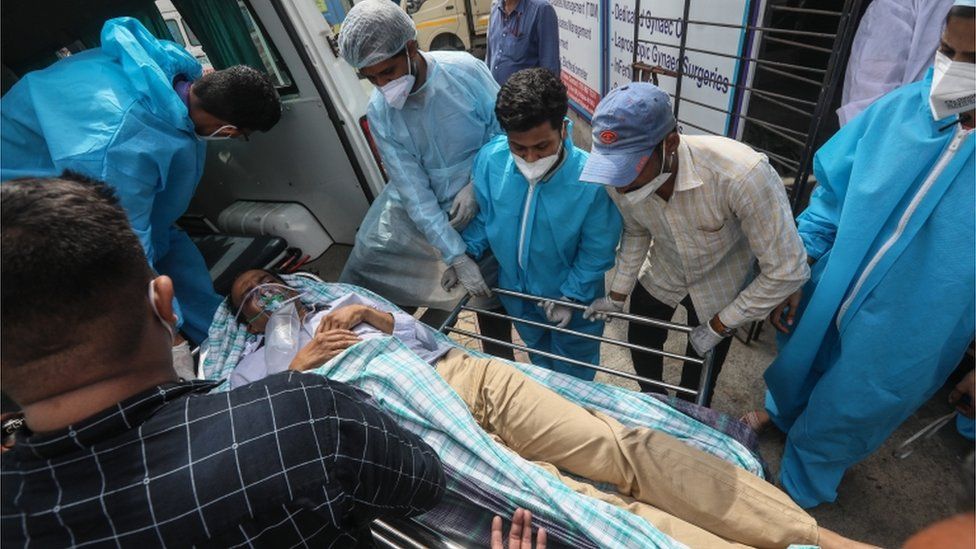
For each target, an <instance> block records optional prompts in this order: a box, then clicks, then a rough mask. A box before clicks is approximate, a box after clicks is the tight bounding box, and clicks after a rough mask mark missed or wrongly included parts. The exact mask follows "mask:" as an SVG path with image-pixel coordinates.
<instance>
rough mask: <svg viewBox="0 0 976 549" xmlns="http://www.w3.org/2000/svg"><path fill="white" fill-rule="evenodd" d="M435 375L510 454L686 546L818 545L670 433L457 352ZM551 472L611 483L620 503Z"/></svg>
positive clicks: (812, 525)
mask: <svg viewBox="0 0 976 549" xmlns="http://www.w3.org/2000/svg"><path fill="white" fill-rule="evenodd" d="M437 373H438V374H440V375H441V376H442V377H443V378H444V379H445V380H446V381H447V383H448V384H449V385H450V386H451V388H453V389H454V390H455V391H456V392H457V393H458V395H460V396H461V398H462V399H463V400H464V402H465V404H467V406H468V408H469V409H470V410H471V414H472V415H473V416H474V418H475V420H476V421H477V422H478V424H479V425H481V427H482V428H483V429H484V430H485V431H487V432H488V433H489V434H491V435H493V436H495V437H497V438H498V439H500V440H501V441H502V442H503V443H504V444H505V445H506V446H508V447H509V448H510V449H512V450H513V451H515V452H516V453H517V454H518V455H520V456H522V457H523V458H525V459H527V460H530V461H533V462H541V463H537V464H538V465H540V466H542V467H543V468H545V469H547V470H548V471H550V472H553V473H554V474H558V476H559V478H560V480H561V481H563V482H564V483H565V484H566V485H567V486H569V487H570V488H572V489H573V490H574V491H576V492H579V493H582V494H585V495H588V496H591V497H594V498H597V499H600V500H602V501H606V502H608V503H611V504H613V505H616V506H619V507H621V508H624V509H627V510H629V511H631V512H633V513H635V514H637V515H638V516H641V517H643V518H644V519H646V520H647V521H649V522H650V523H651V524H653V525H654V526H655V527H657V528H658V529H659V530H661V531H662V532H664V533H666V534H668V535H669V536H671V537H673V538H674V539H676V540H678V541H680V542H682V543H684V544H686V545H688V546H689V547H723V546H724V547H735V546H736V545H737V544H741V545H746V546H751V547H786V546H788V545H790V544H791V543H796V544H811V545H815V544H817V542H818V537H819V536H818V528H817V523H816V521H815V520H814V519H813V517H811V516H810V515H808V514H807V513H806V512H805V511H803V509H801V508H800V507H798V506H797V505H796V504H795V503H793V501H792V500H791V499H790V497H789V496H788V495H786V494H785V493H783V492H782V491H780V490H779V489H777V488H776V487H775V486H773V485H772V484H769V483H768V482H766V481H764V480H762V479H760V478H759V477H757V476H755V475H753V474H751V473H749V472H746V471H745V470H743V469H740V468H739V467H736V466H735V465H732V464H731V463H728V462H726V461H724V460H722V459H719V458H717V457H715V456H712V455H710V454H707V453H705V452H703V451H701V450H698V449H697V448H693V447H691V446H688V445H686V444H684V443H682V442H681V441H679V440H678V439H676V438H674V437H672V436H670V435H668V434H665V433H662V432H660V431H655V430H653V429H647V428H628V427H625V426H623V425H622V424H621V423H620V422H618V421H617V420H615V419H614V418H612V417H609V416H607V415H605V414H602V413H599V412H595V411H591V410H586V409H585V408H583V407H581V406H579V405H577V404H574V403H572V402H570V401H568V400H566V399H564V398H563V397H561V396H559V395H558V394H556V393H555V392H554V391H552V390H550V389H548V388H546V387H544V386H542V385H541V384H539V383H536V382H535V381H533V380H532V379H530V378H528V377H527V376H525V375H524V374H523V373H521V372H520V371H518V370H517V369H515V368H513V367H512V366H510V365H509V364H506V363H505V362H502V361H497V360H491V359H481V358H476V357H473V356H471V355H468V354H467V353H465V352H463V351H460V350H457V349H454V350H452V351H451V352H450V353H448V354H447V355H446V356H444V357H443V358H442V359H441V360H439V361H438V363H437ZM559 470H562V471H566V472H569V473H572V474H574V475H577V476H580V477H584V478H587V479H590V480H592V481H595V482H606V483H610V484H613V485H614V486H616V487H617V490H618V492H619V494H611V493H607V492H603V491H601V490H598V489H596V488H595V487H593V486H591V485H589V484H585V483H581V482H577V481H575V480H573V479H571V478H567V477H565V476H563V475H562V474H559ZM533 511H534V509H533Z"/></svg>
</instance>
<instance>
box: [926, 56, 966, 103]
mask: <svg viewBox="0 0 976 549" xmlns="http://www.w3.org/2000/svg"><path fill="white" fill-rule="evenodd" d="M929 107H931V109H932V116H933V117H935V119H936V120H942V119H943V118H946V117H948V116H951V115H953V114H959V113H961V112H966V111H969V110H972V109H973V108H976V63H964V62H962V61H953V60H952V59H949V57H948V56H946V55H945V54H944V53H942V52H940V51H939V52H935V72H934V74H933V76H932V90H931V91H930V92H929Z"/></svg>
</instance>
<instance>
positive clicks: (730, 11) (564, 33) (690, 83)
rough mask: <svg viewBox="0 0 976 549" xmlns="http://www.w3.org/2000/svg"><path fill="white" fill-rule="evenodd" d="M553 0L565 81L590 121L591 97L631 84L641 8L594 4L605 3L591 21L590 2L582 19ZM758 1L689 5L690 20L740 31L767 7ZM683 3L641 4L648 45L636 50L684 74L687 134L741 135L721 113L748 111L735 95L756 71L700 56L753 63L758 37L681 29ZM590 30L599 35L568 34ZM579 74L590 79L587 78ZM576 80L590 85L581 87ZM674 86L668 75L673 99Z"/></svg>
mask: <svg viewBox="0 0 976 549" xmlns="http://www.w3.org/2000/svg"><path fill="white" fill-rule="evenodd" d="M550 1H551V2H552V5H553V7H555V8H556V13H557V16H558V17H559V20H560V29H559V32H560V35H559V41H560V49H561V52H562V61H563V81H564V82H566V84H567V88H568V89H569V90H570V97H571V98H572V99H573V103H574V105H573V107H574V108H575V109H576V110H577V111H579V112H580V114H582V115H584V116H586V117H589V116H590V115H592V113H593V109H594V108H595V103H594V101H593V100H594V96H593V93H591V92H595V91H597V90H599V94H598V95H599V97H602V96H603V95H605V94H606V93H607V92H609V91H610V90H612V89H613V88H616V87H617V86H620V85H622V84H624V83H626V82H629V81H630V80H631V63H632V62H633V52H634V48H635V44H634V18H635V17H636V14H635V3H636V2H635V1H634V0H596V1H598V2H599V3H600V4H599V8H597V9H596V11H597V13H596V14H595V15H590V14H591V13H592V9H590V8H588V6H589V4H586V3H585V2H583V4H584V5H585V6H587V7H586V8H584V10H583V12H582V13H579V12H576V11H572V10H568V9H566V8H564V7H562V6H564V5H565V4H566V3H569V0H550ZM573 1H574V2H575V1H576V0H573ZM760 2H761V0H691V3H690V12H689V16H688V18H689V19H688V20H689V21H707V22H711V23H721V24H727V25H732V26H734V27H742V26H745V25H749V24H752V15H751V14H753V13H761V11H760V10H759V9H757V8H758V7H761V5H758V6H757V5H754V4H758V3H760ZM684 4H685V2H684V0H642V1H641V6H640V10H641V15H642V16H644V17H642V18H641V21H640V38H641V40H642V41H641V42H639V43H638V44H636V48H637V52H638V59H639V60H640V61H642V62H644V63H647V64H648V65H651V66H660V67H661V68H663V69H666V70H670V71H682V72H684V73H685V76H684V79H683V82H682V88H681V97H682V100H683V102H682V103H681V107H680V112H679V118H680V119H681V120H682V122H683V123H682V130H683V131H685V132H687V133H705V132H713V133H718V134H726V133H734V130H735V128H732V127H731V126H730V124H731V120H732V117H731V116H730V115H729V114H727V112H723V111H731V112H738V111H739V109H740V108H741V107H742V105H741V102H742V98H741V97H737V96H736V93H735V90H736V86H735V84H736V83H740V84H741V83H746V82H748V80H749V77H750V71H751V70H752V68H751V66H750V65H749V64H745V63H742V62H740V60H739V59H736V58H734V57H724V56H722V55H714V54H709V53H702V52H699V51H695V50H707V51H712V52H716V53H720V54H724V55H730V56H742V57H751V56H752V55H751V54H750V51H751V47H752V44H751V43H750V42H751V41H752V35H751V34H750V33H748V32H747V31H746V30H744V29H742V28H729V27H719V26H711V25H701V24H694V23H692V24H685V23H683V22H682V17H683V15H684ZM564 22H565V23H564ZM586 25H588V28H592V29H593V32H592V33H591V35H590V36H586V37H585V39H581V38H580V37H579V36H578V35H577V33H574V32H571V31H568V30H567V28H568V29H575V28H577V27H581V26H586ZM685 33H687V37H686V52H685V55H684V56H681V55H679V45H680V43H681V39H682V36H683V35H684V34H685ZM644 41H646V42H644ZM570 52H572V53H570ZM591 53H592V55H591ZM567 60H568V61H569V64H567ZM581 68H582V69H583V70H582V71H580V70H579V69H581ZM599 68H602V70H599ZM594 69H597V70H598V73H599V77H598V78H594V77H593V76H592V71H593V70H594ZM581 73H585V74H586V75H587V77H588V78H587V79H583V78H581V76H580V75H581ZM577 81H579V82H582V83H583V84H584V85H583V86H580V85H579V84H578V82H577ZM676 82H677V80H676V79H675V78H673V77H669V76H661V77H660V78H659V84H660V86H661V88H662V89H663V90H665V91H666V92H668V93H670V94H674V93H675V84H676ZM684 100H687V101H684Z"/></svg>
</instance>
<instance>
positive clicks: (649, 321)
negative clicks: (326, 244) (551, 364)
mask: <svg viewBox="0 0 976 549" xmlns="http://www.w3.org/2000/svg"><path fill="white" fill-rule="evenodd" d="M492 292H494V293H495V294H497V295H503V296H508V297H514V298H518V299H524V300H527V301H531V302H533V303H537V302H541V301H551V302H554V303H557V304H559V305H563V306H566V307H570V308H572V309H576V310H585V309H586V305H583V304H580V303H575V302H572V301H565V300H561V299H550V298H545V297H540V296H535V295H531V294H526V293H522V292H516V291H513V290H506V289H504V288H492ZM470 298H471V296H470V295H468V296H465V297H464V298H463V299H461V301H460V302H458V304H457V306H456V307H455V308H454V310H453V311H451V314H450V316H448V318H447V320H445V321H444V324H442V325H441V326H440V331H441V332H442V333H444V334H452V333H453V334H458V335H461V336H465V337H469V338H472V339H475V340H478V341H481V342H484V343H491V344H494V345H498V346H501V347H505V348H508V349H513V350H518V351H523V352H525V353H528V354H530V355H533V356H540V357H544V358H548V359H551V360H559V361H561V362H565V363H567V364H572V365H574V366H579V367H582V368H587V369H590V370H594V371H597V372H603V373H605V374H608V375H612V376H616V377H621V378H625V379H629V380H632V381H637V382H641V383H647V384H649V385H652V386H655V387H660V388H661V389H665V390H670V391H675V392H676V393H681V394H687V395H691V396H694V397H695V403H696V404H698V405H701V406H704V405H705V402H707V401H708V397H709V396H710V394H711V391H712V387H711V373H712V369H713V360H714V359H713V353H712V352H711V351H709V352H707V353H705V356H704V357H703V358H698V357H694V356H687V355H681V354H677V353H671V352H668V351H665V350H663V349H654V348H651V347H643V346H641V345H636V344H633V343H630V342H629V341H622V340H618V339H614V338H608V337H603V336H596V335H593V334H586V333H582V332H578V331H576V330H570V329H568V328H560V327H558V326H554V325H552V324H546V323H543V322H536V321H534V320H528V319H523V318H517V317H513V316H510V315H507V314H503V313H499V312H495V311H490V310H487V309H484V308H482V307H475V306H470V305H468V301H469V300H470ZM462 311H469V312H473V313H477V314H482V315H488V316H491V317H494V318H502V319H506V320H510V321H512V322H515V323H520V324H525V325H528V326H533V327H536V328H541V329H544V330H550V331H553V332H558V333H564V334H568V335H572V336H576V337H580V338H584V339H589V340H593V341H599V342H600V343H606V344H609V345H615V346H618V347H623V348H626V349H629V350H632V351H637V352H642V353H648V354H654V355H657V356H661V357H666V358H672V359H675V360H680V361H683V362H685V363H691V364H697V365H701V366H702V373H701V378H700V381H699V386H698V389H697V390H696V389H689V388H687V387H681V386H679V385H674V384H671V383H667V382H665V381H663V380H656V379H649V378H645V377H642V376H639V375H637V374H632V373H630V372H623V371H620V370H615V369H613V368H608V367H606V366H601V365H598V364H590V363H589V362H583V361H580V360H576V359H573V358H569V357H564V356H560V355H558V354H555V353H550V352H547V351H541V350H538V349H533V348H531V347H528V346H526V345H520V344H518V343H510V342H507V341H501V340H499V339H495V338H491V337H487V336H484V335H482V334H479V333H477V332H472V331H470V330H465V329H462V328H456V327H454V324H455V323H456V322H457V318H458V316H459V315H460V314H461V312H462ZM607 316H608V317H609V318H617V319H621V320H626V321H628V322H633V323H635V324H641V325H644V326H651V327H655V328H664V329H666V330H669V331H673V332H681V333H684V334H688V333H690V332H691V327H690V326H687V325H684V324H676V323H674V322H667V321H664V320H658V319H654V318H647V317H642V316H638V315H632V314H629V313H607Z"/></svg>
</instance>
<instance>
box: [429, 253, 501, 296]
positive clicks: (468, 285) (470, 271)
mask: <svg viewBox="0 0 976 549" xmlns="http://www.w3.org/2000/svg"><path fill="white" fill-rule="evenodd" d="M451 268H452V269H454V272H455V273H456V274H457V278H458V280H460V281H461V285H462V286H464V289H466V290H467V291H468V293H470V294H471V295H473V296H478V297H487V296H489V295H491V290H489V289H488V285H487V284H485V279H484V277H482V276H481V269H479V268H478V264H477V263H475V262H474V260H473V259H471V258H470V257H468V256H466V255H462V256H461V257H459V258H457V259H456V260H454V263H452V264H451ZM448 270H450V269H448ZM444 275H445V277H446V276H447V273H446V272H445V273H444ZM443 280H444V278H443V277H442V278H441V281H442V282H443Z"/></svg>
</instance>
